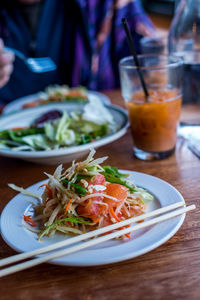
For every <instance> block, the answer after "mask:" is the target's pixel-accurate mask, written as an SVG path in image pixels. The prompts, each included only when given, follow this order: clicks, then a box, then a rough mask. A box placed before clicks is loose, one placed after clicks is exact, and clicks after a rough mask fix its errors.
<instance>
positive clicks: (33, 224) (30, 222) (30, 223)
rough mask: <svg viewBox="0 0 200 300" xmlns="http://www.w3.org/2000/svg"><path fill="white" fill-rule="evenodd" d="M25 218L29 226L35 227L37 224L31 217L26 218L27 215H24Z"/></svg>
mask: <svg viewBox="0 0 200 300" xmlns="http://www.w3.org/2000/svg"><path fill="white" fill-rule="evenodd" d="M23 216H24V221H25V222H27V223H28V224H29V225H31V226H33V227H35V226H36V224H35V223H34V222H33V221H32V220H31V216H26V215H23Z"/></svg>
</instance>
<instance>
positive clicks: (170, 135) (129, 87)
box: [119, 55, 182, 160]
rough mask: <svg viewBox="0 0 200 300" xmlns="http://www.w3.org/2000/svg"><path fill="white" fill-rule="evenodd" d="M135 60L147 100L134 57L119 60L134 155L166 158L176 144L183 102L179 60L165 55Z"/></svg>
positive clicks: (148, 157)
mask: <svg viewBox="0 0 200 300" xmlns="http://www.w3.org/2000/svg"><path fill="white" fill-rule="evenodd" d="M138 59H139V64H140V67H141V72H142V74H143V77H144V81H145V83H146V86H147V89H148V92H149V97H148V98H147V99H146V97H145V95H144V91H143V89H142V88H141V82H140V78H139V76H138V72H137V68H136V66H135V63H134V60H133V58H132V57H125V58H123V59H122V60H121V61H120V63H119V69H120V81H121V90H122V96H123V98H124V99H125V102H126V105H127V108H128V113H129V121H130V125H131V131H132V137H133V142H134V147H133V151H134V155H135V156H136V157H137V158H139V159H142V160H155V159H162V158H166V157H168V156H170V155H171V154H172V153H173V152H174V150H175V145H176V138H177V134H176V131H177V126H178V122H179V118H180V111H181V101H182V89H181V76H182V60H181V58H178V57H173V56H169V57H168V56H165V55H160V56H157V55H139V56H138Z"/></svg>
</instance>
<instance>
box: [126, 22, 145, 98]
mask: <svg viewBox="0 0 200 300" xmlns="http://www.w3.org/2000/svg"><path fill="white" fill-rule="evenodd" d="M122 23H123V26H124V30H125V32H126V36H127V40H128V44H129V48H130V50H131V53H132V55H133V59H134V61H135V65H136V69H137V72H138V75H139V77H140V81H141V84H142V88H143V90H144V94H145V97H146V100H147V99H148V97H149V93H148V90H147V87H146V84H145V81H144V77H143V75H142V72H141V69H140V64H139V61H138V57H137V53H136V51H135V47H134V44H133V40H132V36H131V33H130V30H129V27H128V24H127V22H126V19H125V18H123V19H122Z"/></svg>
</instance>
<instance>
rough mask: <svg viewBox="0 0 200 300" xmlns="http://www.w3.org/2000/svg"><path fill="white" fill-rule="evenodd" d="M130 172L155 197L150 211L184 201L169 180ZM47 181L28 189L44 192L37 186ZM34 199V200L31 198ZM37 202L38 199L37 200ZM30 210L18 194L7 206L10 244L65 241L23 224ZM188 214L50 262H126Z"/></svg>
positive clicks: (26, 246)
mask: <svg viewBox="0 0 200 300" xmlns="http://www.w3.org/2000/svg"><path fill="white" fill-rule="evenodd" d="M123 172H126V173H127V172H128V173H129V174H130V175H131V179H132V180H133V181H134V182H135V184H136V185H137V186H140V187H143V188H145V189H147V190H148V191H149V192H150V193H152V194H153V195H154V196H155V200H154V201H153V202H152V203H151V204H150V205H149V206H148V211H151V210H154V209H157V208H159V207H163V206H167V205H170V204H173V203H176V202H179V201H184V199H183V197H182V196H181V194H180V193H179V192H178V191H177V190H176V189H175V188H174V187H173V186H171V185H170V184H168V183H167V182H165V181H163V180H161V179H159V178H156V177H153V176H150V175H146V174H143V173H138V172H132V171H123ZM44 182H46V181H42V182H38V183H36V184H34V185H32V186H31V187H29V188H28V190H29V191H32V192H35V193H38V192H40V193H42V190H41V189H39V190H38V187H39V186H40V185H41V184H43V183H44ZM29 198H30V197H29ZM31 200H32V199H31ZM34 201H35V200H34ZM28 212H29V213H31V205H30V204H29V203H28V202H27V196H24V195H22V194H18V195H17V196H15V197H14V198H13V199H12V200H11V201H10V202H9V203H8V204H7V206H6V207H5V208H4V210H3V212H2V215H1V233H2V237H3V239H4V240H5V241H6V243H7V244H8V245H10V246H11V247H12V248H13V249H15V250H17V251H19V252H27V251H31V250H33V249H37V248H40V247H43V246H47V245H49V244H52V243H55V242H58V241H61V240H63V239H64V238H66V237H64V236H63V235H55V236H54V237H53V238H48V237H45V238H44V239H43V241H42V242H39V241H38V240H37V234H35V233H32V232H30V231H28V230H27V229H25V228H24V227H23V217H22V216H23V214H24V213H25V214H27V213H28ZM184 218H185V215H181V216H178V217H175V218H173V219H170V220H168V221H164V222H162V223H158V224H155V225H152V226H151V227H149V228H146V229H142V230H140V231H137V232H134V233H133V234H132V235H131V240H128V241H127V240H124V241H123V240H112V241H107V242H104V243H102V244H100V245H96V246H93V247H91V248H88V249H86V250H82V251H79V252H77V253H74V254H70V255H68V256H64V257H60V258H57V259H55V260H53V261H51V263H55V264H60V265H71V266H94V265H103V264H109V263H115V262H119V261H123V260H126V259H129V258H134V257H137V256H139V255H142V254H144V253H147V252H149V251H151V250H153V249H155V248H157V247H158V246H160V245H162V244H163V243H164V242H166V241H167V240H169V239H170V238H171V237H172V236H173V235H174V234H175V233H176V232H177V230H178V229H179V228H180V227H181V225H182V223H183V221H184Z"/></svg>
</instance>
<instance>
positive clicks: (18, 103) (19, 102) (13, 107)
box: [3, 91, 110, 114]
mask: <svg viewBox="0 0 200 300" xmlns="http://www.w3.org/2000/svg"><path fill="white" fill-rule="evenodd" d="M39 95H40V93H36V94H32V95H28V96H25V97H22V98H18V99H16V100H14V101H12V102H10V103H9V104H7V105H6V106H5V107H4V109H3V114H9V113H13V112H16V111H19V110H21V109H22V107H23V105H24V104H26V103H29V102H33V101H36V100H38V99H39ZM87 95H88V97H92V98H98V99H100V100H101V101H102V102H103V103H104V104H110V99H109V97H107V96H106V95H104V94H102V93H99V92H96V91H88V92H87ZM46 105H49V104H46Z"/></svg>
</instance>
